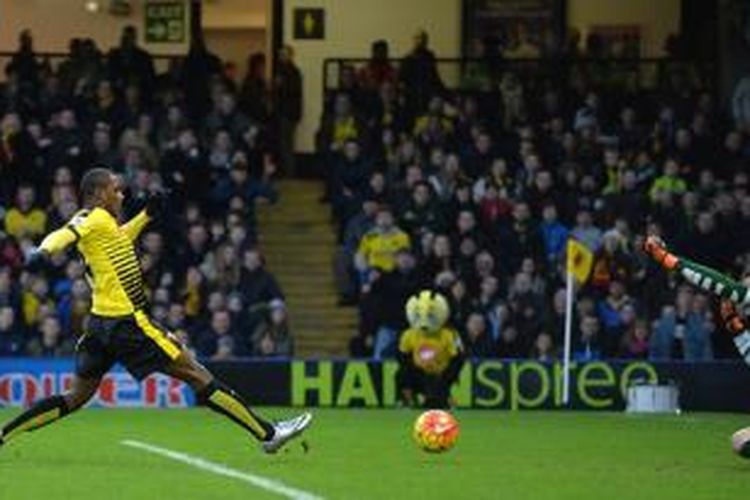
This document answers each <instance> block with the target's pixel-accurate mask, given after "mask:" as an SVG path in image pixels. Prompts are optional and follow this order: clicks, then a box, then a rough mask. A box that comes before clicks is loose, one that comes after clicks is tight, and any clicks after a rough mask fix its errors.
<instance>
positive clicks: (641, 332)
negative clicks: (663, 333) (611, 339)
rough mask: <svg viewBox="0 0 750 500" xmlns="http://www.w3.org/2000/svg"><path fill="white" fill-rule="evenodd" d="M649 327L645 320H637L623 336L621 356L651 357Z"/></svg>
mask: <svg viewBox="0 0 750 500" xmlns="http://www.w3.org/2000/svg"><path fill="white" fill-rule="evenodd" d="M649 337H650V332H649V327H648V323H646V322H645V321H643V320H638V321H635V322H634V323H633V324H632V326H631V327H630V328H628V330H626V331H625V335H623V338H622V344H621V346H620V357H622V358H636V359H647V358H648V357H649Z"/></svg>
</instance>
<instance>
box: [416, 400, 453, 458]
mask: <svg viewBox="0 0 750 500" xmlns="http://www.w3.org/2000/svg"><path fill="white" fill-rule="evenodd" d="M458 434H459V426H458V420H456V418H455V417H454V416H453V415H451V414H450V413H448V412H447V411H443V410H429V411H426V412H424V413H422V414H421V415H420V416H419V417H417V420H416V421H415V422H414V440H415V441H416V443H417V445H418V446H419V447H420V448H422V449H423V450H424V451H428V452H431V453H442V452H444V451H448V450H450V449H451V448H453V446H454V445H455V444H456V440H457V439H458Z"/></svg>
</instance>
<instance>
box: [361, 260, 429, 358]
mask: <svg viewBox="0 0 750 500" xmlns="http://www.w3.org/2000/svg"><path fill="white" fill-rule="evenodd" d="M419 285H420V282H419V275H418V274H417V272H416V260H415V258H414V255H413V254H412V253H411V252H409V251H408V250H407V249H401V250H399V251H398V252H397V254H396V267H395V268H394V269H393V271H390V272H382V273H381V272H379V271H374V272H373V273H372V279H371V282H370V283H369V284H368V285H366V288H365V289H366V292H367V293H366V296H365V298H364V303H363V306H362V312H363V315H366V316H367V317H370V318H374V321H373V322H372V325H371V326H370V327H369V328H368V327H367V326H365V329H366V330H370V331H371V332H374V346H373V357H374V358H375V359H383V358H386V357H394V356H395V355H396V347H397V341H398V332H400V331H402V330H403V329H404V328H406V326H407V325H406V316H405V314H404V304H406V300H407V299H408V298H409V297H410V296H412V295H413V294H414V293H416V292H417V289H418V287H419ZM365 334H366V335H367V332H365ZM360 349H362V346H360Z"/></svg>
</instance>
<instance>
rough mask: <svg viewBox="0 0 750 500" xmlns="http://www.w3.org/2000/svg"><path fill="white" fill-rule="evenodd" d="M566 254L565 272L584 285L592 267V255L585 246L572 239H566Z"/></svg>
mask: <svg viewBox="0 0 750 500" xmlns="http://www.w3.org/2000/svg"><path fill="white" fill-rule="evenodd" d="M567 254H568V259H567V260H568V262H567V269H566V270H567V272H569V273H570V274H572V275H573V276H575V278H576V281H578V283H579V284H581V283H585V282H586V280H588V279H589V274H591V267H592V266H593V265H594V254H593V253H591V250H589V249H588V247H587V246H586V245H584V244H583V243H581V242H579V241H577V240H574V239H573V238H570V239H568V248H567Z"/></svg>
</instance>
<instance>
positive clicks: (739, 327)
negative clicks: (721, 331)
mask: <svg viewBox="0 0 750 500" xmlns="http://www.w3.org/2000/svg"><path fill="white" fill-rule="evenodd" d="M720 313H721V319H722V321H723V322H724V328H726V329H727V331H729V333H731V334H732V335H733V337H734V345H735V347H737V351H739V353H740V355H741V356H742V359H744V360H745V363H747V364H748V365H750V328H748V326H747V323H746V322H745V320H744V319H742V316H740V314H739V313H738V312H737V309H736V308H735V306H734V303H732V301H730V300H727V299H724V300H722V301H721V309H720Z"/></svg>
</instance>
